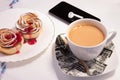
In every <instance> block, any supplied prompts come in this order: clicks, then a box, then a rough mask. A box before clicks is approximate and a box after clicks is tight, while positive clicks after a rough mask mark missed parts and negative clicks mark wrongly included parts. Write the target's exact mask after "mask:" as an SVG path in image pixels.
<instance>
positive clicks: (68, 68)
mask: <svg viewBox="0 0 120 80" xmlns="http://www.w3.org/2000/svg"><path fill="white" fill-rule="evenodd" d="M63 37H64V35H58V37H57V38H56V42H55V57H56V61H57V63H58V66H59V68H60V70H61V71H62V72H63V73H64V74H66V75H70V76H74V77H96V76H100V75H104V74H107V73H109V72H111V71H113V70H115V69H116V68H117V65H118V57H117V54H116V53H115V49H114V44H113V43H111V44H109V46H106V47H105V49H104V54H109V53H110V54H109V55H104V56H103V57H105V56H107V58H102V60H103V62H102V60H101V59H100V58H99V57H100V55H99V57H97V58H96V59H94V60H97V61H99V62H102V63H100V64H101V65H102V64H103V65H104V69H103V67H100V68H99V67H98V66H97V68H99V69H97V70H98V72H99V73H95V72H94V73H95V74H93V73H92V74H87V71H86V72H85V69H84V66H82V68H81V69H79V68H80V67H79V66H80V64H76V63H77V62H80V60H79V59H77V58H76V57H75V56H74V55H73V54H71V53H72V52H71V51H69V47H67V45H66V44H65V41H64V40H65V38H64V39H63ZM71 57H72V58H71ZM69 58H71V59H69ZM72 59H73V60H72ZM75 59H76V60H75ZM104 59H105V60H104ZM70 60H71V61H70ZM94 60H93V61H94ZM100 60H101V61H100ZM84 62H85V61H84ZM88 62H90V61H88ZM88 62H87V64H88ZM85 63H86V62H85ZM75 65H76V66H78V67H79V68H78V69H77V68H76V67H74V66H75ZM94 69H96V68H92V69H91V68H90V67H89V71H90V72H93V71H92V70H94Z"/></svg>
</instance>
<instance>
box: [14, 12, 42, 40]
mask: <svg viewBox="0 0 120 80" xmlns="http://www.w3.org/2000/svg"><path fill="white" fill-rule="evenodd" d="M16 28H17V29H18V30H19V31H20V32H21V33H22V35H23V37H24V39H26V40H29V39H35V38H37V37H38V36H39V34H40V31H41V20H40V19H39V18H38V16H37V15H36V14H34V13H31V12H28V13H25V14H23V15H21V16H20V18H19V20H18V21H17V24H16Z"/></svg>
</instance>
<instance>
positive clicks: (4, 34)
mask: <svg viewBox="0 0 120 80" xmlns="http://www.w3.org/2000/svg"><path fill="white" fill-rule="evenodd" d="M23 41H24V40H23V37H22V36H21V34H20V33H18V32H17V31H14V30H12V29H7V28H3V29H0V52H2V53H5V54H15V53H18V52H19V50H20V48H21V46H22V44H23Z"/></svg>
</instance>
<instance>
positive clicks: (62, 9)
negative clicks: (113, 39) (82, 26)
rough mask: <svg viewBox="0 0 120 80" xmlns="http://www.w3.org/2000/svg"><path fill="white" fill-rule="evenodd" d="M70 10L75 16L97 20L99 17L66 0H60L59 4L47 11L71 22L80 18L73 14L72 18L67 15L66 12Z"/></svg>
mask: <svg viewBox="0 0 120 80" xmlns="http://www.w3.org/2000/svg"><path fill="white" fill-rule="evenodd" d="M70 12H72V13H74V14H76V15H77V16H82V17H83V18H92V19H96V20H98V21H100V19H99V18H97V17H95V16H93V15H91V14H89V13H87V12H85V11H83V10H81V9H79V8H77V7H75V6H73V5H71V4H69V3H67V2H64V1H62V2H60V3H59V4H57V5H56V6H54V7H53V8H52V9H50V10H49V13H51V14H52V15H54V16H57V17H58V18H60V19H62V20H64V21H66V22H68V23H71V22H73V21H75V20H77V19H80V17H77V16H74V17H72V18H69V17H68V14H69V13H70Z"/></svg>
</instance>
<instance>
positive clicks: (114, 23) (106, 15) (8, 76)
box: [0, 0, 120, 80]
mask: <svg viewBox="0 0 120 80" xmlns="http://www.w3.org/2000/svg"><path fill="white" fill-rule="evenodd" d="M10 1H12V0H0V11H4V10H7V9H9V6H8V5H9V3H10ZM19 1H20V2H18V3H16V4H15V5H14V6H13V7H14V8H29V9H35V10H39V11H40V12H42V13H44V14H45V15H47V16H49V17H50V18H51V19H52V21H53V22H54V26H55V38H56V36H57V35H58V34H60V33H64V32H65V31H66V29H67V27H68V25H67V24H65V23H64V22H61V21H60V20H58V19H56V18H54V17H53V16H51V15H49V14H48V10H49V9H50V8H52V7H53V6H54V5H56V4H57V3H59V2H60V1H61V0H19ZM64 1H66V2H68V3H70V4H72V5H74V6H76V7H78V8H80V9H82V10H84V11H87V12H89V13H91V14H93V15H95V16H97V17H99V18H100V19H101V20H102V22H103V24H105V25H106V26H107V28H108V29H114V30H116V31H117V36H116V37H115V38H114V40H113V41H114V44H115V48H116V53H117V55H118V57H119V56H120V53H119V52H120V49H119V48H120V31H119V30H120V0H64ZM55 38H54V39H53V42H52V44H51V45H50V46H49V48H48V49H47V50H46V51H45V52H44V53H43V54H42V55H39V56H36V57H34V58H32V59H28V60H26V61H21V62H14V63H7V70H6V72H5V74H4V75H3V76H2V80H119V79H120V76H119V74H120V60H119V65H118V68H116V70H114V71H112V72H110V73H108V74H106V75H104V76H99V77H93V78H74V77H70V76H66V75H64V74H63V73H62V72H61V71H60V70H59V69H58V67H57V65H56V63H55V60H54V59H53V54H54V52H53V46H52V45H53V44H54V41H55ZM113 66H114V65H113Z"/></svg>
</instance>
